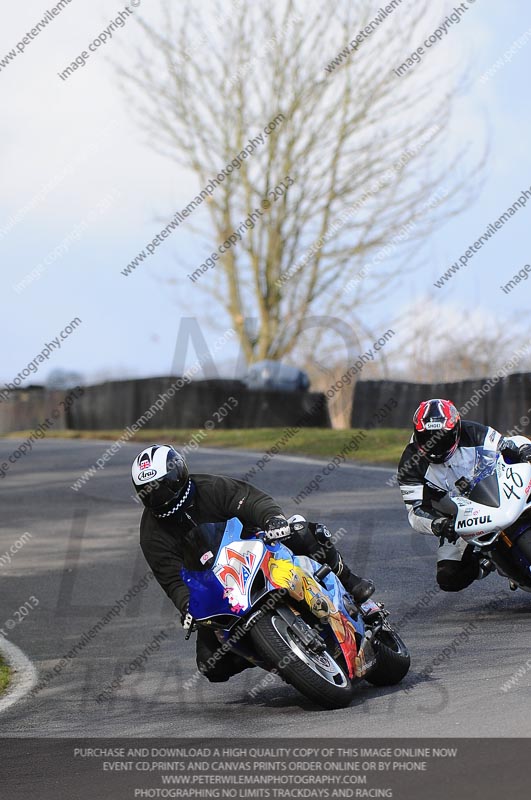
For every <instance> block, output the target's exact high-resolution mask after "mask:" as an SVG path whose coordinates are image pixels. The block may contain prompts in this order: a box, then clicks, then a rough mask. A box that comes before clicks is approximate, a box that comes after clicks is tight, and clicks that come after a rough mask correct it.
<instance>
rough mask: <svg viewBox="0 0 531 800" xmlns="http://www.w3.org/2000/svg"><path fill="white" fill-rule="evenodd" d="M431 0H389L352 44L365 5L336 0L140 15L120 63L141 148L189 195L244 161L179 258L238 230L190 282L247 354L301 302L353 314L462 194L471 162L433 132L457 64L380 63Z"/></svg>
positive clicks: (276, 341)
mask: <svg viewBox="0 0 531 800" xmlns="http://www.w3.org/2000/svg"><path fill="white" fill-rule="evenodd" d="M228 5H230V14H229V15H228V14H227V7H228ZM432 5H433V4H430V3H428V0H420V1H419V2H417V3H415V4H411V3H408V4H406V3H404V4H403V5H400V6H397V8H396V9H395V10H394V11H393V13H392V14H391V15H389V16H388V17H386V18H382V19H380V21H379V22H378V24H373V26H372V28H371V29H370V33H369V34H367V35H364V36H362V39H361V40H360V42H359V44H358V45H357V46H356V47H355V48H354V49H353V48H351V47H350V46H349V45H348V43H349V42H350V41H351V40H353V39H354V38H355V37H356V35H357V33H358V32H359V31H362V30H363V29H364V28H365V26H367V25H369V23H371V20H373V19H374V17H375V14H376V13H377V12H375V11H374V9H372V10H370V9H369V8H368V6H369V4H368V3H360V2H350V0H339V1H337V0H335V1H332V2H328V3H322V2H315V1H314V0H272V2H260V3H254V2H252V3H251V2H244V3H242V2H241V0H240V2H236V0H232V2H231V3H230V4H227V3H226V2H225V3H223V4H222V3H219V2H217V0H211V2H207V3H201V4H200V3H197V2H192V0H182V2H180V3H179V4H178V7H177V6H176V5H174V4H173V3H170V2H162V5H161V13H162V24H160V25H159V24H155V23H153V24H148V23H147V22H144V21H142V22H141V25H142V28H143V31H144V33H145V37H146V43H145V45H143V46H141V47H140V49H139V50H138V52H137V53H136V56H135V57H134V58H131V59H130V60H129V64H128V65H126V66H123V65H122V67H121V68H120V70H119V71H120V75H121V78H122V83H123V86H124V89H125V91H126V92H127V95H128V97H129V98H130V100H131V101H132V103H133V106H134V107H135V108H136V109H137V110H138V111H139V112H140V114H139V117H138V118H139V120H140V121H141V123H142V124H143V125H144V126H145V127H146V129H147V131H148V133H149V138H150V144H151V146H154V147H156V148H157V149H158V150H159V151H160V152H161V153H163V154H164V155H166V156H168V157H169V158H170V159H173V160H174V161H175V162H177V163H178V164H180V165H184V166H185V167H187V168H189V169H190V170H191V171H193V173H195V175H196V177H197V186H198V194H199V190H201V189H203V187H205V186H206V185H207V184H208V183H209V181H211V180H212V179H213V178H214V177H215V176H216V175H218V174H219V173H220V170H221V169H222V168H223V167H225V166H226V165H229V164H231V162H233V160H237V159H239V160H240V161H241V163H240V165H239V167H237V168H235V167H233V169H232V170H231V172H230V174H228V175H227V176H226V177H225V179H224V180H223V181H221V182H220V183H219V185H216V187H215V190H214V191H213V193H212V195H211V197H209V198H208V201H205V204H204V208H208V212H209V215H210V228H209V229H208V230H207V231H206V234H205V226H202V230H201V232H200V231H199V230H198V231H197V233H198V259H197V263H196V264H192V265H188V270H187V271H190V272H193V270H194V268H195V267H197V266H198V265H200V264H201V261H203V260H204V258H205V256H206V255H208V254H210V253H211V252H213V251H215V250H216V249H217V248H218V246H219V245H220V244H222V243H224V242H225V241H226V240H227V239H228V237H229V236H230V235H231V234H233V233H234V232H235V231H236V230H238V228H240V230H242V227H243V228H244V230H243V235H242V238H241V240H239V241H238V242H237V243H236V244H235V245H234V246H231V247H230V249H228V250H227V251H226V252H224V253H223V255H221V256H220V259H219V261H218V262H217V263H216V265H215V268H214V269H211V270H209V271H208V272H206V273H205V274H204V275H203V276H201V277H200V278H198V280H197V282H196V283H195V289H196V290H197V291H205V292H208V293H210V294H212V295H213V296H214V297H215V298H216V299H217V301H219V303H221V304H222V305H223V307H224V309H225V310H226V312H227V313H228V315H229V316H230V319H231V323H232V325H233V327H234V328H235V330H236V331H237V333H238V336H239V337H240V341H241V345H242V348H243V351H244V353H245V357H246V359H247V361H248V362H252V361H254V360H257V359H261V358H265V357H268V358H283V357H285V356H287V355H289V354H290V353H292V352H293V350H294V348H295V347H296V346H297V343H298V341H299V339H300V337H301V333H302V332H303V330H304V324H305V319H306V318H307V317H308V316H309V315H316V314H317V315H319V314H327V313H329V314H335V315H338V314H341V313H343V314H344V313H345V312H347V313H348V315H349V316H348V318H349V320H351V321H353V322H354V321H356V320H358V321H359V320H361V317H362V316H363V309H364V308H366V304H367V303H368V302H369V301H375V300H376V299H378V298H380V297H382V296H383V293H385V292H389V291H390V290H391V289H392V286H393V281H395V280H396V279H397V278H399V277H400V275H401V274H402V271H403V270H404V269H405V268H406V265H407V264H409V262H410V259H411V253H412V248H413V247H416V248H417V249H418V244H419V242H422V240H423V238H424V237H425V235H426V233H427V231H428V230H430V229H431V227H432V226H433V225H434V224H436V223H439V222H440V221H441V220H443V219H447V218H448V216H449V215H451V214H454V213H457V212H458V211H459V210H460V208H461V207H462V205H464V204H465V203H467V202H468V200H469V196H468V195H467V188H466V187H467V186H468V185H470V180H469V179H470V174H471V173H470V170H471V169H474V168H473V167H470V165H469V171H468V172H467V171H466V168H465V167H463V166H462V165H463V164H466V161H465V160H464V150H459V151H457V150H456V151H453V152H450V153H448V150H447V148H445V146H444V143H445V141H446V139H445V137H446V131H447V127H448V124H449V120H450V118H451V109H452V96H453V92H454V89H455V87H456V85H457V81H458V80H459V74H458V73H455V74H454V73H451V72H448V71H447V72H446V73H445V74H444V75H440V76H436V75H434V74H433V72H432V71H431V67H430V65H429V63H426V64H423V63H421V64H418V65H417V66H415V68H414V69H412V70H411V71H409V72H408V73H407V74H406V75H404V76H403V77H397V75H396V74H395V73H394V72H393V69H394V68H395V67H397V66H398V65H400V64H401V63H403V62H404V61H405V59H406V57H407V56H408V55H409V54H410V53H411V52H412V50H413V49H414V48H415V47H416V46H417V45H418V44H420V42H421V41H423V39H424V37H425V36H426V34H427V33H428V32H429V31H430V30H433V27H432V28H430V25H429V22H428V20H429V19H430V18H432V13H431V12H432V10H433V9H432ZM229 16H230V19H229ZM216 19H217V23H216V24H218V23H219V25H220V30H218V31H217V33H216V31H212V23H213V21H215V20H216ZM343 48H347V50H345V51H344V52H343V53H342V55H341V52H342V51H343ZM347 51H348V52H347ZM336 62H337V63H336ZM426 71H427V72H426ZM427 77H428V79H427ZM272 121H275V122H274V124H273V125H272V126H271V130H270V131H269V133H264V131H265V129H266V127H267V126H268V124H269V123H271V122H272ZM259 134H262V135H263V143H262V144H261V145H260V146H258V145H257V146H256V148H254V149H253V152H252V153H251V154H249V155H246V156H243V155H242V153H243V152H245V151H244V148H245V146H246V145H247V144H248V142H249V140H250V139H252V138H255V137H257V136H258V135H259ZM441 154H442V155H441ZM282 182H284V185H285V188H284V191H283V192H281V191H280V190H279V191H278V192H277V195H279V197H278V199H276V198H275V195H274V194H271V193H272V192H274V190H275V188H276V187H279V186H281V185H282ZM256 209H257V210H258V211H259V212H260V214H258V213H257V212H256V211H255V210H256ZM253 213H255V214H256V217H257V221H256V224H254V227H252V228H251V227H250V225H249V227H246V226H245V220H250V218H251V215H253ZM192 222H195V221H193V220H187V225H191V224H192ZM199 244H200V245H201V248H200V247H199ZM395 251H396V253H395ZM199 253H204V254H205V255H203V256H201V255H199ZM398 254H400V255H401V256H403V261H402V262H401V263H397V261H396V257H395V256H396V255H398ZM389 255H393V259H391V260H390V259H389ZM181 280H186V278H185V277H184V275H183V276H182V278H181ZM250 319H251V320H253V319H254V320H255V321H257V324H255V325H253V324H251V323H250V322H249V320H250ZM359 324H360V325H361V322H359ZM318 344H319V337H318V336H316V337H315V339H314V342H313V348H314V349H315V348H317V347H318Z"/></svg>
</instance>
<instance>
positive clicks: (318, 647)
mask: <svg viewBox="0 0 531 800" xmlns="http://www.w3.org/2000/svg"><path fill="white" fill-rule="evenodd" d="M195 538H196V543H197V544H196V552H195V553H189V554H187V561H186V563H185V568H184V569H183V572H182V574H183V579H184V581H185V582H186V583H187V585H188V587H189V590H190V605H189V613H190V615H191V617H192V618H193V627H195V626H198V625H206V626H208V627H209V628H210V629H211V630H213V631H214V632H215V634H216V636H217V638H218V639H219V643H220V650H219V652H220V653H224V652H227V651H229V650H230V651H233V652H234V653H237V654H238V655H239V656H241V657H243V658H245V659H247V660H248V661H249V662H250V663H251V664H254V665H257V666H260V667H262V668H264V669H266V670H269V671H271V670H275V671H276V672H278V674H279V675H280V676H281V677H282V678H283V679H284V680H285V681H286V682H287V683H289V684H291V685H292V686H294V687H295V688H296V689H298V690H299V691H300V692H301V693H302V694H304V695H305V696H306V697H308V698H310V699H311V700H313V701H314V702H316V703H317V704H318V705H320V706H322V707H323V708H341V707H344V706H346V705H348V703H349V702H350V700H351V698H352V691H353V686H354V684H356V683H357V682H358V681H360V680H361V679H365V680H367V681H368V682H369V683H372V684H374V685H376V686H384V685H392V684H396V683H398V682H399V681H401V680H402V678H403V677H404V676H405V675H406V673H407V672H408V670H409V665H410V658H409V653H408V651H407V648H406V646H405V644H404V643H403V641H402V639H401V638H400V637H399V636H398V634H397V633H396V632H395V631H394V630H393V629H392V627H391V626H390V624H389V622H388V612H387V610H385V609H384V606H383V604H382V603H376V602H374V601H373V600H368V601H367V602H365V603H363V604H362V605H359V606H358V605H356V604H355V603H354V601H353V599H352V598H351V597H350V595H349V594H347V592H346V590H345V589H344V587H343V585H342V584H341V583H340V581H339V579H338V578H337V577H336V576H335V575H334V574H333V573H332V572H331V570H330V568H329V567H328V566H322V565H320V564H318V563H317V562H316V561H314V560H312V559H311V558H308V557H307V556H296V555H294V554H293V553H292V552H291V550H290V549H289V548H288V547H287V546H286V544H284V543H283V542H280V541H279V542H274V543H266V542H265V541H264V534H263V533H257V534H255V535H254V536H253V537H252V538H243V537H242V524H241V523H240V521H239V520H238V519H231V520H229V521H228V522H226V523H208V524H205V525H201V526H199V528H198V536H197V537H195ZM288 541H289V539H288ZM190 630H191V629H190Z"/></svg>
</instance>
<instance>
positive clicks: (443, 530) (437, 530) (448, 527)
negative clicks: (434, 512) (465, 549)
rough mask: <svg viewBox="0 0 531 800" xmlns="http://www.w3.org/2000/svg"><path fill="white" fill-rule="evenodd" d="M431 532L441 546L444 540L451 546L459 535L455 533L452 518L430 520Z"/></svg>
mask: <svg viewBox="0 0 531 800" xmlns="http://www.w3.org/2000/svg"><path fill="white" fill-rule="evenodd" d="M431 530H432V533H434V534H435V536H438V537H439V539H440V540H441V544H442V543H443V541H444V540H445V539H446V541H447V542H450V543H451V544H454V542H456V541H457V540H458V539H459V534H457V533H456V531H455V520H454V519H453V518H452V517H437V519H434V520H432V523H431Z"/></svg>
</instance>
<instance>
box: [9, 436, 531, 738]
mask: <svg viewBox="0 0 531 800" xmlns="http://www.w3.org/2000/svg"><path fill="white" fill-rule="evenodd" d="M108 445H109V443H108V442H97V441H96V442H95V441H91V442H86V441H82V442H75V441H67V440H55V441H54V440H50V441H46V440H42V441H40V442H38V443H37V444H36V445H35V446H34V449H33V452H32V453H31V454H29V455H27V456H26V457H25V458H23V459H22V460H20V461H18V462H17V464H16V465H14V466H13V467H12V468H11V470H10V471H9V473H8V474H7V476H6V477H5V478H4V479H3V481H2V485H1V491H2V501H3V502H2V526H1V530H0V554H3V553H5V552H6V551H8V550H9V548H10V547H11V545H12V544H13V542H14V541H16V540H17V539H18V538H19V537H20V536H21V534H22V533H24V532H25V531H29V532H30V533H31V534H32V538H31V539H30V540H29V541H28V542H27V543H26V544H25V545H24V547H23V548H22V549H21V550H19V551H18V552H17V553H16V554H15V555H14V556H13V557H12V562H11V564H9V565H7V566H4V567H0V628H1V627H3V625H4V623H5V621H6V620H8V619H13V615H14V612H15V611H16V610H18V609H19V608H20V607H21V606H23V604H24V603H26V602H27V601H28V598H29V597H30V596H31V595H33V596H34V597H36V598H37V599H38V601H39V605H38V607H37V608H35V609H33V610H32V611H31V612H30V613H29V614H28V616H26V617H25V618H24V619H23V620H22V621H21V622H19V623H18V624H16V626H15V627H13V628H12V630H10V631H9V639H10V641H12V642H13V643H15V644H16V645H18V646H19V647H20V648H21V649H22V650H23V651H24V652H25V653H26V655H28V657H29V658H30V659H31V660H32V661H33V662H34V664H35V667H36V668H37V670H38V672H39V677H40V678H41V679H42V677H43V676H45V675H46V674H47V673H48V672H49V671H50V670H52V669H53V667H54V665H57V664H58V663H59V661H60V659H61V657H62V656H63V654H64V653H66V652H68V650H70V648H72V647H73V646H74V645H75V644H76V642H78V641H79V640H80V639H81V637H82V635H83V632H84V631H87V630H89V629H90V628H91V627H92V626H93V625H94V624H95V623H96V622H97V621H98V620H99V619H100V618H101V617H103V616H104V615H105V614H106V613H107V612H108V611H109V609H110V608H111V607H112V606H113V604H114V602H115V600H116V599H119V598H122V597H123V596H124V595H125V594H126V593H127V592H128V590H129V589H131V587H132V586H134V585H135V584H138V582H139V581H140V580H141V579H142V576H143V575H144V574H145V573H146V571H147V565H146V564H145V563H144V562H143V558H142V556H141V553H140V550H139V546H138V522H139V518H140V510H139V506H138V505H137V504H136V503H135V502H134V501H133V500H132V499H131V487H130V479H129V465H130V463H131V461H132V459H133V456H134V455H135V454H136V453H137V451H138V447H137V445H134V444H132V445H126V446H124V447H123V448H122V450H121V451H120V452H119V453H118V454H117V455H116V456H115V457H114V458H113V459H112V460H111V462H110V463H109V464H108V465H107V466H106V468H105V469H104V470H103V471H99V472H98V473H97V475H96V476H95V477H93V478H92V479H91V480H90V481H89V482H88V483H87V484H86V485H85V487H84V488H83V489H82V490H80V491H79V492H74V491H72V490H71V489H70V486H71V484H72V483H73V481H75V480H76V479H77V478H78V477H79V475H80V474H81V473H83V472H84V470H86V469H87V468H88V467H89V466H90V465H91V464H93V463H94V462H95V461H96V459H97V458H99V457H100V456H101V454H102V452H103V451H104V450H105V449H106V447H107V446H108ZM15 447H16V442H15V441H13V440H11V441H9V440H3V441H2V442H1V443H0V454H1V456H0V460H2V461H3V460H6V456H8V454H9V453H10V452H12V450H13V449H14V448H15ZM258 456H259V454H256V453H254V454H253V453H250V452H236V451H221V450H212V449H203V450H201V451H197V452H196V453H195V454H192V456H191V457H190V459H189V460H190V465H191V468H192V470H193V471H194V470H195V471H198V472H205V471H211V472H214V473H225V474H229V475H233V476H235V477H239V476H241V475H242V474H243V473H245V472H246V470H248V469H249V468H250V467H251V466H252V465H253V464H254V463H255V461H256V459H257V458H258ZM325 463H326V462H322V461H318V460H316V459H302V458H292V457H281V456H279V457H277V458H276V459H274V460H273V461H272V462H270V463H269V464H268V465H267V468H266V469H265V470H264V471H263V472H261V473H259V474H258V477H257V478H256V480H255V483H256V484H257V485H258V486H260V487H261V488H262V489H264V490H265V491H268V492H270V493H271V494H272V495H274V496H275V497H277V498H278V499H279V501H280V502H281V504H282V506H283V508H284V510H285V512H286V513H287V514H290V513H294V512H295V511H298V512H299V513H305V514H306V516H307V518H309V519H318V520H323V521H326V523H327V524H328V526H329V527H330V528H331V530H333V531H337V530H338V529H339V528H345V529H346V530H347V531H348V534H347V535H346V536H345V537H344V538H343V540H342V542H341V546H340V547H341V550H342V552H343V553H344V555H345V557H346V558H347V560H348V561H349V562H350V563H351V564H352V565H354V566H356V567H357V569H358V570H359V571H360V572H361V573H362V574H364V575H368V576H370V577H372V578H373V579H374V580H375V582H376V584H377V587H378V591H377V598H378V599H380V600H382V601H384V602H385V604H386V605H387V607H388V608H389V609H390V610H391V612H392V619H393V620H395V621H398V620H400V619H401V618H403V617H404V615H406V614H407V613H408V612H409V614H410V616H409V618H408V619H407V620H406V621H405V622H404V623H403V625H402V627H401V634H402V635H403V638H404V639H405V641H406V642H407V644H408V646H409V648H410V650H411V654H412V667H411V671H410V673H409V675H408V676H407V678H406V679H405V680H404V681H403V682H402V684H401V685H399V686H396V687H389V688H383V689H376V688H374V687H371V686H370V685H368V684H366V683H364V682H363V683H361V684H359V685H358V687H357V689H356V692H355V696H354V699H353V701H352V704H351V706H350V707H349V708H347V709H344V710H341V711H333V712H330V711H322V710H319V709H317V708H315V707H314V706H312V704H311V703H310V702H309V701H307V700H305V699H304V698H303V697H301V696H300V695H299V694H298V693H297V692H296V691H295V690H294V689H292V688H291V687H290V686H287V685H286V684H284V683H282V682H281V681H280V680H279V679H278V678H274V680H273V681H272V682H266V683H264V684H262V681H263V680H264V678H266V676H267V675H266V673H265V672H262V671H259V670H258V669H251V670H247V671H246V672H245V673H242V674H241V675H239V676H236V677H235V678H232V679H231V680H230V681H229V682H228V683H225V684H218V685H211V684H209V683H208V682H207V681H206V680H205V679H204V678H202V677H198V680H197V681H196V683H195V685H194V686H193V688H192V689H189V690H184V688H183V682H184V681H185V680H188V679H190V678H191V677H192V676H194V674H195V673H196V669H195V658H194V656H195V645H194V643H193V641H192V640H191V641H189V642H185V641H184V635H183V632H182V630H181V629H180V626H179V625H177V624H176V619H177V616H176V613H175V611H174V609H173V606H172V604H171V603H170V602H169V601H168V600H167V599H166V597H165V595H164V594H163V592H162V590H161V589H160V587H159V586H158V585H157V584H156V583H155V582H154V581H152V582H150V583H149V584H148V585H147V587H146V588H145V590H143V591H141V592H140V593H139V594H137V595H136V596H135V597H134V599H132V600H131V602H129V603H128V604H127V606H126V608H125V609H124V610H123V611H122V612H121V613H120V615H119V616H117V617H115V618H113V619H112V620H111V621H110V622H109V623H108V624H107V625H106V626H105V627H104V628H103V629H102V630H101V631H100V632H99V633H98V634H97V635H96V636H95V637H94V638H92V639H91V640H90V641H88V643H87V644H86V646H85V647H84V648H83V649H82V650H81V652H80V653H79V655H78V656H77V657H76V658H74V659H72V660H71V661H69V663H68V666H66V667H65V668H63V669H61V670H60V671H59V672H58V674H56V675H55V676H54V678H53V680H50V681H49V682H48V684H47V686H46V687H45V688H43V689H42V690H41V691H39V692H38V693H37V694H36V696H34V697H26V698H25V699H23V700H21V701H20V702H18V703H17V704H16V705H14V706H12V707H11V708H9V709H8V710H6V711H5V712H3V713H2V714H0V736H16V737H27V736H38V737H67V736H71V737H78V736H83V737H84V736H96V737H99V736H129V737H130V736H178V737H197V736H200V737H207V736H214V737H219V736H222V737H223V736H227V737H235V736H238V737H245V736H249V737H255V736H269V737H271V736H284V737H285V736H288V737H289V736H293V737H294V736H301V735H303V736H312V737H332V736H338V735H340V736H355V737H358V736H367V737H379V736H401V737H402V736H403V737H419V736H436V737H440V736H500V737H502V736H529V735H530V733H531V721H530V718H531V714H530V711H529V708H530V703H529V700H530V678H531V670H528V671H527V672H526V673H525V675H523V677H521V678H520V680H519V681H518V683H517V684H516V686H514V687H513V688H512V689H510V690H509V691H507V692H504V691H502V689H501V686H502V684H503V683H504V681H506V680H507V679H508V678H510V677H511V676H512V675H513V674H514V673H515V672H516V671H517V670H518V669H519V668H521V667H522V666H523V665H525V663H526V661H527V659H528V658H529V655H530V652H529V651H530V634H529V626H530V623H531V596H530V595H528V594H525V593H523V592H514V593H513V592H510V591H509V590H508V586H507V583H506V582H505V581H504V580H503V579H502V578H500V577H498V576H495V575H491V576H489V578H487V579H486V580H484V581H482V582H478V583H476V584H474V585H473V586H472V587H470V588H469V589H467V590H466V591H464V592H461V593H459V594H452V595H449V594H444V593H442V592H437V593H436V594H435V596H433V597H432V598H431V599H430V600H429V601H428V603H427V605H426V607H425V608H421V609H420V610H419V609H416V610H415V605H416V604H417V603H418V601H419V600H420V599H421V598H422V597H423V596H426V594H425V593H426V592H427V591H428V592H429V590H431V589H432V588H433V587H434V585H435V584H434V563H435V553H436V545H437V542H436V540H435V539H433V540H432V539H430V538H429V537H422V536H420V535H418V534H415V533H414V532H412V531H411V530H410V528H409V526H408V524H407V519H406V516H405V512H404V510H403V507H402V503H401V499H400V496H399V493H398V490H397V489H396V488H390V487H388V486H386V480H387V479H388V478H389V477H390V475H391V474H392V473H391V470H385V469H378V468H370V467H369V468H360V467H356V466H353V465H344V466H342V467H341V468H340V469H336V470H335V472H334V473H333V474H332V475H331V476H329V477H327V478H326V479H325V480H324V481H323V483H322V484H321V487H322V488H321V489H320V491H319V492H315V493H313V494H312V495H311V496H310V497H309V498H308V499H307V500H306V502H304V503H301V505H299V506H295V505H294V503H293V501H292V500H291V496H295V495H296V494H297V493H298V492H299V491H300V490H301V489H302V488H303V487H304V486H305V485H306V484H307V483H308V482H309V481H310V480H311V479H312V478H313V477H314V475H315V474H316V473H317V472H318V471H319V470H320V469H321V468H322V466H323V465H324V464H325ZM0 563H1V562H0ZM471 623H473V624H474V627H473V628H470V624H471ZM467 626H468V627H467ZM161 630H162V631H163V632H164V634H165V636H166V637H167V638H164V639H163V641H162V644H161V646H160V649H159V650H158V651H157V652H154V653H153V655H151V656H150V657H149V659H148V661H147V663H146V664H145V666H144V667H143V668H142V669H141V670H139V671H137V672H135V673H134V674H132V675H129V676H127V677H125V678H124V680H123V682H122V683H121V685H120V687H119V688H118V689H117V690H116V691H115V692H114V693H113V694H112V697H111V699H109V700H107V701H104V702H98V701H97V699H96V698H97V695H98V694H99V693H100V692H101V690H102V687H103V686H104V685H105V684H109V683H110V682H111V681H112V680H113V678H115V677H117V676H119V675H122V671H123V669H124V668H125V667H126V665H127V664H128V663H129V662H130V661H132V660H133V659H134V658H135V657H137V656H138V655H139V654H140V653H141V652H142V651H143V650H144V648H145V647H146V646H147V645H148V644H149V643H150V642H152V640H153V638H154V636H155V635H156V634H158V633H159V632H160V631H161ZM464 630H465V631H466V630H468V631H469V633H468V635H467V634H466V633H465V634H464V635H462V636H461V637H460V638H459V634H460V633H462V632H463V631H464ZM467 636H468V638H467ZM452 643H453V644H454V647H453V648H452ZM445 648H446V650H447V652H448V651H450V654H449V656H448V657H444V656H442V657H441V653H442V652H443V650H444V649H445ZM434 661H436V662H437V663H436V664H435V665H433V663H432V662H434ZM430 665H431V667H432V670H431V672H430V673H429V674H425V668H426V667H429V666H430ZM257 685H259V691H258V693H257V694H256V696H255V697H254V698H253V697H252V696H251V695H250V692H251V690H253V688H255V687H256V686H257ZM406 689H409V691H405V690H406Z"/></svg>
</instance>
